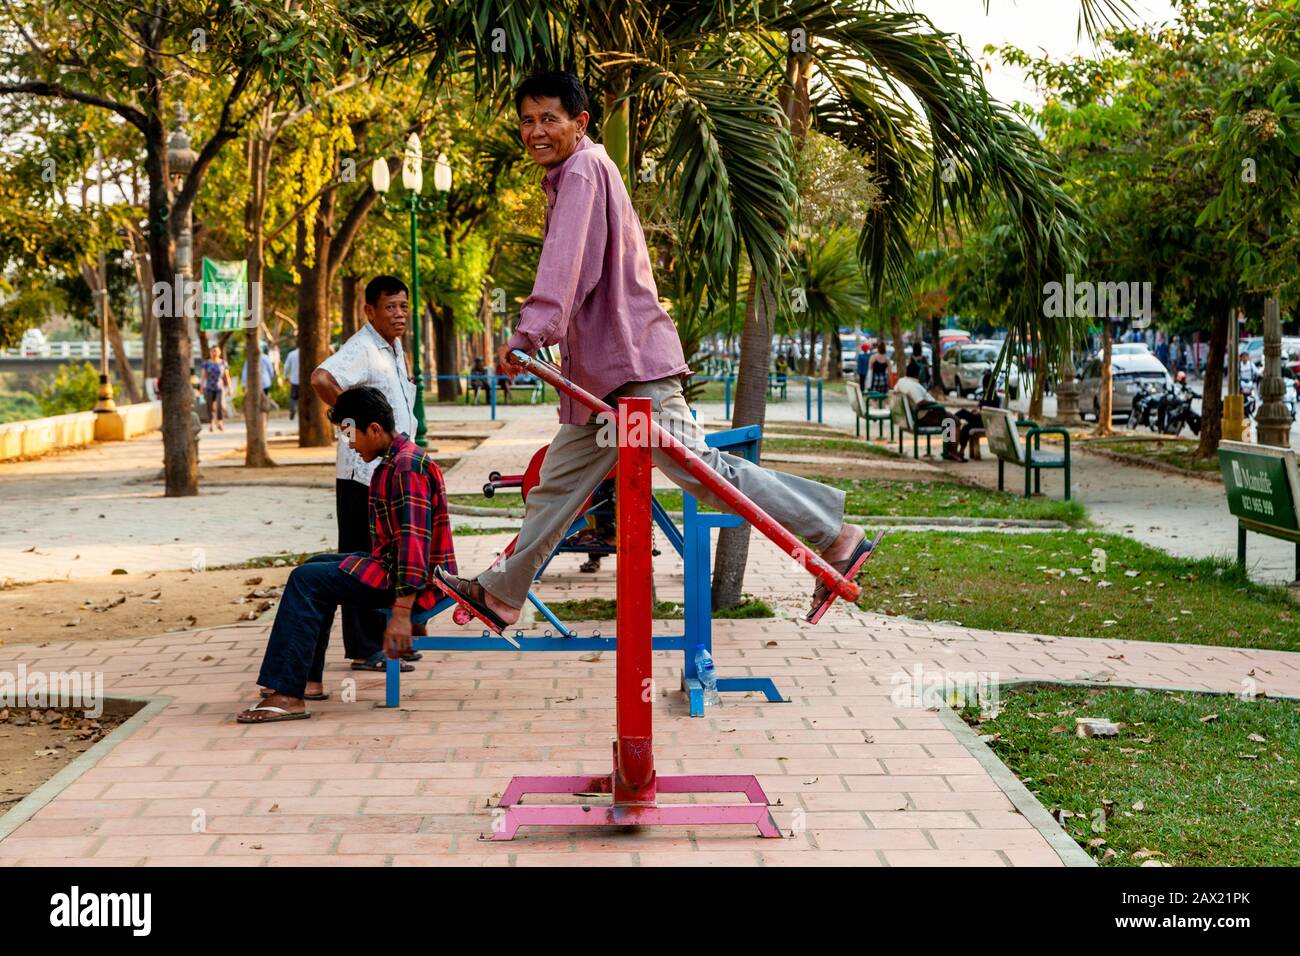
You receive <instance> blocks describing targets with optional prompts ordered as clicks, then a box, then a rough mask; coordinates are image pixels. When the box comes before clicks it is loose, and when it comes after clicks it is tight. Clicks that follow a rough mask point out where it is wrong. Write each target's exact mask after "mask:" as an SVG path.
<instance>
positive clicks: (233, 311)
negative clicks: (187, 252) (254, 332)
mask: <svg viewBox="0 0 1300 956" xmlns="http://www.w3.org/2000/svg"><path fill="white" fill-rule="evenodd" d="M202 299H203V319H202V323H201V324H200V325H199V328H201V329H203V330H204V331H205V332H208V331H216V332H228V331H231V330H238V329H242V328H244V319H246V318H247V317H248V261H247V260H245V259H240V260H239V261H238V262H222V261H220V260H217V259H209V258H208V257H207V256H204V257H203V295H202Z"/></svg>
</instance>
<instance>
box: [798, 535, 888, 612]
mask: <svg viewBox="0 0 1300 956" xmlns="http://www.w3.org/2000/svg"><path fill="white" fill-rule="evenodd" d="M884 536H885V532H883V531H878V532H876V536H875V538H873V539H872V540H871V542H870V543H868V541H867V536H866V534H863V535H862V540H861V541H859V542H858V546H857V547H856V548H854V549H853V553H852V554H851V555H849V563H848V566H847V567H846V568H845V570H844V571H843V572H841V577H844V578H847V579H848V580H850V581H852V580H853V579H854V578H855V577H857V576H858V572H859V571H861V570H862V566H863V565H864V564H866V563H867V561H868V560H869V559H870V558H871V556H872V555H873V554H875V553H876V545H878V544H880V539H881V538H883V537H884ZM818 587H819V589H820V588H825V587H826V586H825V585H824V584H819V585H818ZM837 597H839V595H838V594H836V593H835V592H834V591H832V590H831V589H830V588H826V596H825V597H824V598H822V599H821V601H820V602H818V604H817V605H816V606H815V607H814V608H813V609H812V610H811V611H809V612H808V616H807V617H805V618H804V620H805V621H806V622H807V623H809V624H816V623H817V622H818V621H820V620H821V619H822V615H823V614H825V613H826V612H827V611H828V610H829V609H830V606H831V605H832V604H834V603H835V599H836V598H837Z"/></svg>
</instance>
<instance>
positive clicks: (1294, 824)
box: [978, 687, 1300, 866]
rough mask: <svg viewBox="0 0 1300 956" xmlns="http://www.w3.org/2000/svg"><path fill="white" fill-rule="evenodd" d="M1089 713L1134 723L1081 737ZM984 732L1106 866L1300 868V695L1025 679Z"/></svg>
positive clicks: (1072, 833) (1008, 695) (1004, 695)
mask: <svg viewBox="0 0 1300 956" xmlns="http://www.w3.org/2000/svg"><path fill="white" fill-rule="evenodd" d="M1212 715H1213V716H1212ZM1077 717H1103V718H1105V719H1107V720H1111V721H1115V722H1117V723H1122V724H1123V725H1124V726H1122V727H1121V728H1120V733H1119V736H1118V737H1109V738H1102V737H1094V738H1081V737H1077V736H1075V732H1074V726H1075V723H1074V722H1075V718H1077ZM1062 728H1064V729H1063V730H1062ZM978 731H979V733H981V734H985V735H992V736H993V737H994V739H993V740H992V741H990V742H989V746H990V747H992V749H993V751H994V752H995V753H996V754H997V755H998V757H999V758H1000V759H1001V760H1002V761H1003V762H1004V763H1005V764H1006V765H1007V766H1008V767H1009V768H1010V769H1011V770H1012V771H1013V772H1014V773H1015V774H1016V775H1017V776H1018V777H1019V778H1020V779H1021V781H1022V782H1023V783H1024V784H1025V786H1026V787H1027V788H1028V789H1029V791H1030V792H1031V793H1033V794H1034V796H1036V797H1037V798H1038V799H1039V800H1040V801H1041V802H1042V804H1043V806H1044V807H1046V808H1047V809H1048V811H1049V812H1052V813H1053V815H1054V816H1057V817H1058V818H1059V819H1060V822H1061V825H1062V827H1063V828H1064V829H1065V831H1066V832H1067V833H1068V834H1070V836H1071V837H1073V838H1074V840H1075V841H1076V842H1077V843H1079V844H1080V845H1081V846H1083V847H1084V848H1085V849H1086V850H1087V852H1089V853H1090V854H1092V856H1093V857H1094V858H1096V859H1097V860H1098V861H1099V862H1101V863H1102V864H1103V865H1107V866H1137V865H1139V864H1141V863H1142V862H1143V860H1145V859H1154V860H1158V861H1160V862H1163V863H1169V864H1172V865H1174V866H1300V706H1297V702H1296V701H1294V700H1270V699H1267V698H1257V699H1255V700H1242V699H1238V698H1236V697H1228V696H1211V695H1204V694H1190V693H1177V692H1167V691H1158V692H1157V691H1151V692H1142V691H1135V690H1131V689H1122V688H1106V689H1096V688H1073V687H1050V688H1049V687H1035V688H1024V689H1015V688H1013V689H1010V690H1003V691H1002V692H1001V699H1000V701H999V710H998V715H997V716H996V717H995V718H993V719H991V720H989V719H985V720H983V721H982V722H981V723H979V724H978ZM1061 811H1065V813H1062V812H1061ZM1067 814H1068V815H1067ZM1107 851H1112V852H1110V853H1108V852H1107ZM1143 851H1146V852H1145V853H1144V852H1143Z"/></svg>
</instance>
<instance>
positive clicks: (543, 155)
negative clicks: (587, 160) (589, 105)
mask: <svg viewBox="0 0 1300 956" xmlns="http://www.w3.org/2000/svg"><path fill="white" fill-rule="evenodd" d="M589 119H591V117H590V115H589V114H588V113H587V111H586V110H583V111H582V112H581V113H579V114H578V115H577V116H570V115H569V114H568V113H566V112H565V111H564V105H563V104H562V103H561V102H560V98H559V97H558V96H525V97H524V98H523V101H522V102H521V103H520V104H519V135H520V137H522V139H523V141H524V149H526V150H527V151H528V155H529V157H530V158H531V159H532V160H533V162H535V163H537V165H539V166H544V167H546V168H547V169H550V168H551V167H553V166H558V165H559V164H560V163H562V162H564V161H565V160H566V159H568V158H569V157H570V156H572V155H573V151H574V150H575V149H577V148H578V144H579V143H580V142H582V137H583V136H584V135H586V132H587V121H588V120H589Z"/></svg>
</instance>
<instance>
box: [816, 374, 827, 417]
mask: <svg viewBox="0 0 1300 956" xmlns="http://www.w3.org/2000/svg"><path fill="white" fill-rule="evenodd" d="M817 424H818V425H822V424H825V423H824V422H823V421H822V380H821V379H817Z"/></svg>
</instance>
